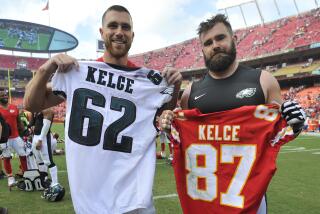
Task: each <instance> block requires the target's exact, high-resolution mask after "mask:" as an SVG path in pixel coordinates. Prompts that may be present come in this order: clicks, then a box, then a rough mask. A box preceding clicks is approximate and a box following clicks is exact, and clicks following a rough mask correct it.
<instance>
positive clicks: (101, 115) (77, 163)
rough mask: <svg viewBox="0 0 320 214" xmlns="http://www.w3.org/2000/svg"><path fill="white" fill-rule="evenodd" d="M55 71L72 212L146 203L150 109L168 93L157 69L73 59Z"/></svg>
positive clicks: (106, 213) (150, 171) (108, 212)
mask: <svg viewBox="0 0 320 214" xmlns="http://www.w3.org/2000/svg"><path fill="white" fill-rule="evenodd" d="M79 64H80V68H79V70H71V71H70V72H67V73H56V74H55V75H54V77H53V79H52V87H53V92H54V93H56V94H58V93H59V92H60V93H61V92H63V94H64V96H65V97H66V102H67V103H66V121H65V139H66V159H67V169H68V178H69V184H70V191H71V196H72V201H73V205H74V209H75V211H76V212H77V213H99V214H118V213H119V214H120V213H121V214H122V213H125V212H129V211H132V210H135V209H137V208H145V207H150V206H151V205H152V186H153V178H154V171H155V157H156V155H155V152H156V148H155V143H154V142H155V138H156V134H157V132H156V128H155V126H154V122H153V121H154V119H155V114H156V111H157V109H158V108H160V107H161V106H162V105H163V104H164V103H166V102H168V101H169V100H170V99H171V97H172V92H173V87H172V86H170V87H169V86H168V84H167V82H166V81H165V79H163V78H162V77H161V75H160V73H159V72H157V71H153V70H149V69H146V68H136V69H135V70H134V69H129V70H130V71H128V69H125V68H122V67H119V66H115V65H109V64H106V63H103V62H79Z"/></svg>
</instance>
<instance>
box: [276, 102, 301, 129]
mask: <svg viewBox="0 0 320 214" xmlns="http://www.w3.org/2000/svg"><path fill="white" fill-rule="evenodd" d="M280 111H281V116H282V117H283V118H284V119H285V120H286V121H287V123H288V124H289V125H290V126H291V127H292V130H293V133H294V134H298V133H300V132H301V131H302V129H303V126H304V122H305V121H306V113H305V112H304V110H303V109H302V108H301V106H300V105H299V104H298V103H297V102H295V101H290V100H289V101H286V102H284V103H282V105H281V108H280Z"/></svg>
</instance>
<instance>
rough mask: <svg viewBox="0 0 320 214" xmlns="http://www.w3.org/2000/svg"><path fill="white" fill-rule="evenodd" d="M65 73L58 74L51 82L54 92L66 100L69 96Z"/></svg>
mask: <svg viewBox="0 0 320 214" xmlns="http://www.w3.org/2000/svg"><path fill="white" fill-rule="evenodd" d="M66 76H67V75H66V74H65V73H60V72H56V73H55V74H54V75H53V77H52V80H51V84H52V92H53V93H54V94H55V95H57V96H61V97H63V98H64V99H66V94H67V78H66Z"/></svg>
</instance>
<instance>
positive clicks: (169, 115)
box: [159, 110, 174, 133]
mask: <svg viewBox="0 0 320 214" xmlns="http://www.w3.org/2000/svg"><path fill="white" fill-rule="evenodd" d="M173 117H174V112H173V111H171V110H165V111H163V112H162V114H161V115H160V117H159V127H160V129H161V130H163V131H165V132H167V133H170V131H171V124H172V120H173Z"/></svg>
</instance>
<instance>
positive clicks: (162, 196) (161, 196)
mask: <svg viewBox="0 0 320 214" xmlns="http://www.w3.org/2000/svg"><path fill="white" fill-rule="evenodd" d="M174 197H178V195H177V194H175V193H174V194H169V195H157V196H154V197H153V200H157V199H162V198H174Z"/></svg>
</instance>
